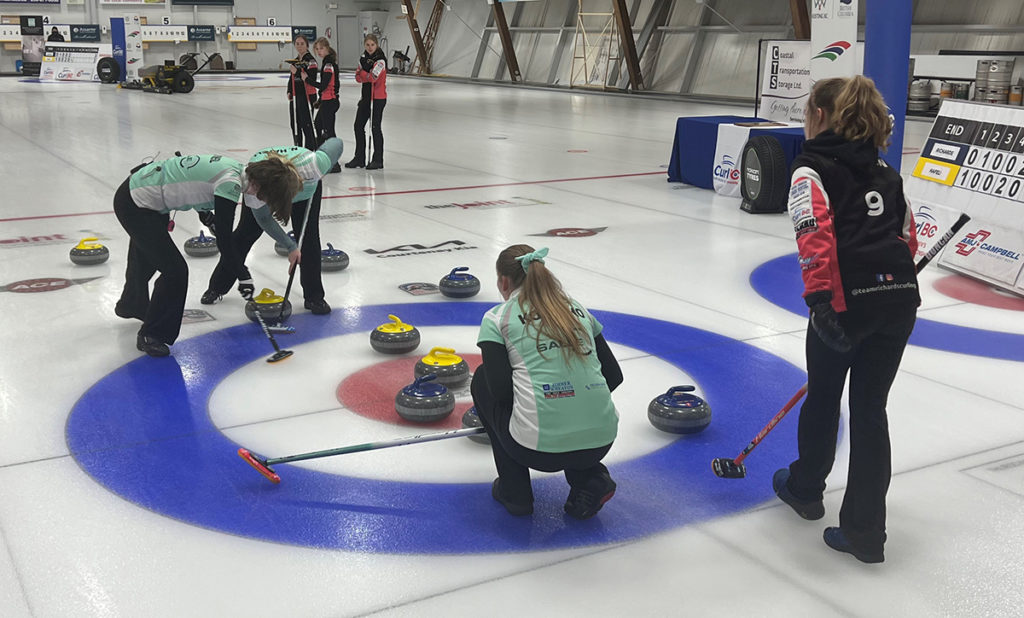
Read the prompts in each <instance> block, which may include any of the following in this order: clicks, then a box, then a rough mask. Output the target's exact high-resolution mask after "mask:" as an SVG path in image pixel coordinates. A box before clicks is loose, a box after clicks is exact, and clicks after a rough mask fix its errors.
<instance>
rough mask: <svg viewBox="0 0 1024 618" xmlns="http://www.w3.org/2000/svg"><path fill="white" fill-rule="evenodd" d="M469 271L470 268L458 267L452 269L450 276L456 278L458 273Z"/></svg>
mask: <svg viewBox="0 0 1024 618" xmlns="http://www.w3.org/2000/svg"><path fill="white" fill-rule="evenodd" d="M468 270H469V266H456V267H455V268H453V269H452V272H450V273H448V276H449V277H454V276H455V275H456V274H457V273H463V272H467V271H468Z"/></svg>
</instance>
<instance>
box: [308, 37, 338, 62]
mask: <svg viewBox="0 0 1024 618" xmlns="http://www.w3.org/2000/svg"><path fill="white" fill-rule="evenodd" d="M318 46H319V47H326V48H327V57H328V58H337V57H338V52H336V51H334V48H333V47H331V42H330V41H329V40H327V37H325V36H322V37H320V38H319V39H317V40H316V41H314V42H313V49H316V48H317V47H318Z"/></svg>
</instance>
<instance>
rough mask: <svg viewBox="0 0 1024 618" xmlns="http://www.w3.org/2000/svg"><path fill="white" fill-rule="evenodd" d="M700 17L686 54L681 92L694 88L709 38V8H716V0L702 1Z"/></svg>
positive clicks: (684, 92)
mask: <svg viewBox="0 0 1024 618" xmlns="http://www.w3.org/2000/svg"><path fill="white" fill-rule="evenodd" d="M701 4H703V6H702V7H701V11H700V17H699V18H698V20H697V21H698V24H697V25H698V26H699V28H698V30H697V33H696V34H695V35H694V37H693V41H692V42H691V43H690V50H689V51H688V52H687V54H686V63H685V65H684V67H685V68H684V69H683V83H682V85H681V86H680V87H679V92H680V93H681V94H686V93H688V92H690V91H691V90H693V80H694V76H695V75H696V73H697V65H699V64H700V58H701V54H702V53H703V51H704V41H705V40H706V39H707V33H708V27H709V22H710V21H711V15H713V12H712V11H709V10H707V9H714V8H715V4H716V0H703V2H702V3H701Z"/></svg>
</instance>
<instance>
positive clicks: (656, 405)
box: [647, 386, 711, 433]
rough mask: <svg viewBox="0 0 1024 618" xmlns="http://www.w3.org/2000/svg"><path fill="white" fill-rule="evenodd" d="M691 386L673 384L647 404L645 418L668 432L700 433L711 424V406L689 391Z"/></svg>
mask: <svg viewBox="0 0 1024 618" xmlns="http://www.w3.org/2000/svg"><path fill="white" fill-rule="evenodd" d="M693 390H694V388H693V387H692V386H673V387H672V388H670V389H668V392H667V393H665V394H664V395H658V396H657V397H655V398H654V399H652V400H651V404H650V405H649V406H647V419H648V420H649V421H651V424H652V425H654V426H655V427H657V428H658V429H660V430H662V431H667V432H668V433H700V432H702V431H704V430H705V429H706V428H707V426H708V425H709V424H711V407H710V406H709V405H708V403H707V402H706V401H704V400H703V399H701V398H700V397H698V396H697V395H694V394H692V393H691V391H693Z"/></svg>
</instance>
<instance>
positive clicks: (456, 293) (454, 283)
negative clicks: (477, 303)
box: [437, 266, 480, 298]
mask: <svg viewBox="0 0 1024 618" xmlns="http://www.w3.org/2000/svg"><path fill="white" fill-rule="evenodd" d="M468 270H469V267H468V266H459V267H458V268H453V269H452V272H450V273H448V274H447V275H445V276H444V277H442V278H441V282H440V283H438V284H437V287H438V288H440V290H441V293H442V294H444V295H445V296H447V297H448V298H469V297H470V296H476V295H477V293H478V292H479V291H480V280H479V279H477V278H476V277H474V276H473V275H471V274H469V273H468V272H466V271H468Z"/></svg>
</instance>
